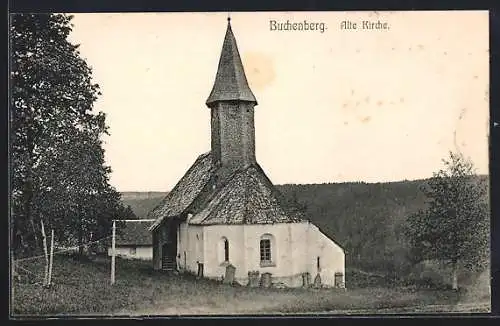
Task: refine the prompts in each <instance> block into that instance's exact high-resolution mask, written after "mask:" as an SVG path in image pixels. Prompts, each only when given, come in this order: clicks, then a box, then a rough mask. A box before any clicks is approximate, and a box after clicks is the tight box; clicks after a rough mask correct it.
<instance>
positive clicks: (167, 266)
mask: <svg viewBox="0 0 500 326" xmlns="http://www.w3.org/2000/svg"><path fill="white" fill-rule="evenodd" d="M177 226H178V225H177V223H175V222H171V223H168V224H167V225H165V226H164V227H165V230H164V231H165V233H164V236H165V242H164V243H163V246H162V248H161V252H162V269H163V270H165V271H173V270H177V259H176V256H177Z"/></svg>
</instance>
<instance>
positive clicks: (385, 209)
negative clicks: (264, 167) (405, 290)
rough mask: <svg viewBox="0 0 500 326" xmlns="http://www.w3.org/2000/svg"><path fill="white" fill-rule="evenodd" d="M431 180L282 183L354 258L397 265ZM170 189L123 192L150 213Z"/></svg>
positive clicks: (139, 210) (377, 265)
mask: <svg viewBox="0 0 500 326" xmlns="http://www.w3.org/2000/svg"><path fill="white" fill-rule="evenodd" d="M482 178H484V179H487V177H484V176H483V177H482ZM426 183H427V180H416V181H400V182H388V183H364V182H349V183H325V184H306V185H295V184H286V185H277V186H276V187H277V188H278V190H279V191H280V192H281V193H282V194H283V195H284V196H285V197H286V198H287V199H289V200H290V201H296V202H298V204H299V206H301V207H302V208H303V209H305V211H306V212H307V215H308V217H309V218H310V220H311V222H313V223H314V224H315V225H317V226H318V227H319V228H320V229H321V230H322V231H323V232H324V233H325V234H327V235H328V236H329V237H331V238H332V239H334V240H335V241H336V242H338V243H339V244H340V245H341V246H342V247H343V248H344V249H345V251H346V260H347V262H348V263H349V264H351V265H356V266H359V267H363V268H369V269H372V270H384V271H390V270H392V271H396V270H399V269H402V268H404V267H405V266H406V265H408V264H409V259H408V255H407V253H408V250H407V248H406V245H405V239H404V235H403V227H404V225H405V223H406V218H407V216H408V215H410V214H412V213H414V212H416V211H418V210H419V209H421V208H424V207H425V196H424V194H423V193H422V191H421V188H422V187H423V186H425V185H426ZM165 195H166V192H148V193H144V192H127V193H123V202H124V203H125V204H126V205H130V206H131V208H132V210H133V211H134V212H135V213H136V215H137V216H138V217H140V218H144V217H145V216H146V214H147V212H148V211H149V210H151V209H152V208H153V207H155V206H156V205H158V204H159V203H160V201H161V200H162V199H163V197H164V196H165Z"/></svg>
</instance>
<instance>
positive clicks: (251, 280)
mask: <svg viewBox="0 0 500 326" xmlns="http://www.w3.org/2000/svg"><path fill="white" fill-rule="evenodd" d="M259 274H260V272H259V271H253V272H248V287H251V288H256V287H259V282H260V280H259Z"/></svg>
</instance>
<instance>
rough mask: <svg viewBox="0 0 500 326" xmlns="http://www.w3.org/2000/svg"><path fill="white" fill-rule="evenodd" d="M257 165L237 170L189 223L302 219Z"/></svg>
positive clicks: (269, 222)
mask: <svg viewBox="0 0 500 326" xmlns="http://www.w3.org/2000/svg"><path fill="white" fill-rule="evenodd" d="M303 220H304V216H303V215H302V213H301V212H299V211H294V210H292V209H291V207H289V206H288V205H287V203H286V202H285V200H284V199H283V198H282V196H281V194H280V193H279V192H278V191H277V190H276V189H275V188H274V186H273V185H272V183H271V182H270V181H269V179H268V178H267V177H266V175H265V174H264V171H263V170H262V169H261V168H260V167H259V166H258V165H257V164H256V165H253V166H250V167H248V168H246V169H244V170H240V171H237V172H235V173H234V174H233V175H232V176H231V177H230V178H229V179H228V181H227V183H226V184H224V185H223V186H222V187H221V188H220V189H219V191H216V192H215V193H214V194H213V195H212V196H211V198H210V200H209V201H208V203H207V205H206V206H205V207H204V208H203V209H202V210H201V211H199V212H198V213H196V214H195V215H194V216H193V217H192V218H191V219H190V220H189V224H198V225H212V224H272V223H293V222H301V221H303Z"/></svg>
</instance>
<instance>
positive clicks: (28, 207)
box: [23, 130, 40, 252]
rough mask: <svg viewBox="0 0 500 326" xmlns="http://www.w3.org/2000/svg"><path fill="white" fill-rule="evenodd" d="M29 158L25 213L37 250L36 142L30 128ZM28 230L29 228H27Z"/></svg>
mask: <svg viewBox="0 0 500 326" xmlns="http://www.w3.org/2000/svg"><path fill="white" fill-rule="evenodd" d="M26 137H27V141H26V143H27V158H26V162H25V164H26V180H25V182H24V189H23V190H24V191H23V199H24V203H23V204H24V214H25V218H26V221H29V223H30V224H31V229H32V232H33V236H32V237H30V239H33V241H34V244H33V248H32V250H33V251H35V252H36V250H37V249H38V248H39V245H40V244H39V243H38V236H37V232H36V227H35V218H34V216H33V212H32V206H33V151H34V142H33V131H31V130H28V132H27V135H26ZM25 231H27V230H25Z"/></svg>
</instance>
